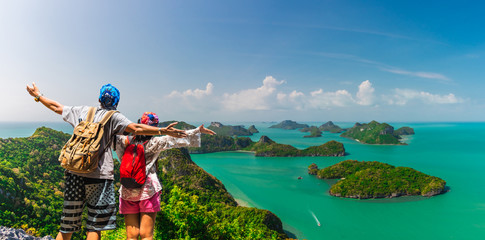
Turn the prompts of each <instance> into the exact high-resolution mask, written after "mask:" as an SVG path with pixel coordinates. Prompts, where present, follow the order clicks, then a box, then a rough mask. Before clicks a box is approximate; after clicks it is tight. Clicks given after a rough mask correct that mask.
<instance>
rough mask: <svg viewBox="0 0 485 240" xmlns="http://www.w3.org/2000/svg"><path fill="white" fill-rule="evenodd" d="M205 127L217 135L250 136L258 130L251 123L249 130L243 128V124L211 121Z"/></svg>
mask: <svg viewBox="0 0 485 240" xmlns="http://www.w3.org/2000/svg"><path fill="white" fill-rule="evenodd" d="M207 128H208V129H210V130H212V131H214V132H215V133H217V134H218V135H223V136H251V135H253V133H255V132H257V131H258V130H257V129H256V127H254V125H252V128H251V131H250V130H249V129H246V128H244V126H231V125H223V124H222V123H220V122H212V123H211V125H210V126H209V127H207Z"/></svg>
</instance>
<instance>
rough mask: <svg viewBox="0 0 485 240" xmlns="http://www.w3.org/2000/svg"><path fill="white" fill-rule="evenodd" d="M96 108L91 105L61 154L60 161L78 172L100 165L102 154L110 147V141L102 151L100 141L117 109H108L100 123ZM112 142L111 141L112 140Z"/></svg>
mask: <svg viewBox="0 0 485 240" xmlns="http://www.w3.org/2000/svg"><path fill="white" fill-rule="evenodd" d="M95 112H96V108H94V107H90V108H89V111H88V115H87V117H86V120H84V121H81V122H80V123H79V124H78V125H77V126H76V127H75V128H74V132H73V134H72V136H71V138H70V139H69V141H67V143H66V144H65V145H64V147H63V148H62V150H61V155H60V156H59V162H61V166H62V167H64V168H65V169H67V170H69V171H72V172H76V173H90V172H93V171H94V170H96V168H97V167H98V161H99V158H100V154H103V153H104V151H106V148H107V147H109V144H110V143H108V144H107V145H106V146H105V148H104V149H103V151H102V152H100V149H99V147H100V143H101V139H102V138H103V133H104V125H105V124H106V123H107V122H108V120H109V119H110V118H111V116H113V114H114V113H115V112H116V111H108V112H107V113H106V114H105V115H104V116H103V119H102V120H101V121H100V122H99V123H94V122H93V119H94V113H95ZM110 142H111V141H110Z"/></svg>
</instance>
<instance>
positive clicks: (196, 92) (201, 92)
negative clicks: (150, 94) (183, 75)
mask: <svg viewBox="0 0 485 240" xmlns="http://www.w3.org/2000/svg"><path fill="white" fill-rule="evenodd" d="M212 89H214V85H213V84H212V83H210V82H209V83H207V85H206V87H205V90H201V89H198V88H197V89H195V90H192V89H188V90H186V91H184V92H179V91H172V92H171V93H170V94H169V95H168V97H169V98H173V97H195V98H197V99H201V98H202V97H205V96H209V95H211V94H212Z"/></svg>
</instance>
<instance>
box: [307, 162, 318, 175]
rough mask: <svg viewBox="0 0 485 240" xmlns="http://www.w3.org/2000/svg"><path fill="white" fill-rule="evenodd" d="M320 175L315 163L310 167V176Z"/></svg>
mask: <svg viewBox="0 0 485 240" xmlns="http://www.w3.org/2000/svg"><path fill="white" fill-rule="evenodd" d="M317 173H318V166H317V164H315V163H312V164H311V165H310V166H308V174H310V175H317Z"/></svg>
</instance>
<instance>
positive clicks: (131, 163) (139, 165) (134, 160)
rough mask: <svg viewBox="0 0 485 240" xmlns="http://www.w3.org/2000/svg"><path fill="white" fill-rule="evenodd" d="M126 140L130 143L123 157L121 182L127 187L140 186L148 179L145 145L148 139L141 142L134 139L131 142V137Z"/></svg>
mask: <svg viewBox="0 0 485 240" xmlns="http://www.w3.org/2000/svg"><path fill="white" fill-rule="evenodd" d="M126 141H127V142H128V144H127V146H126V148H125V153H124V154H123V157H122V158H121V167H120V175H121V176H120V177H121V184H122V185H123V187H126V188H140V187H141V186H143V184H144V183H145V180H146V179H147V174H146V162H145V148H144V146H145V144H146V143H147V142H148V141H146V142H144V143H142V144H140V143H135V142H134V141H133V139H132V142H130V137H128V138H127V139H126Z"/></svg>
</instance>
